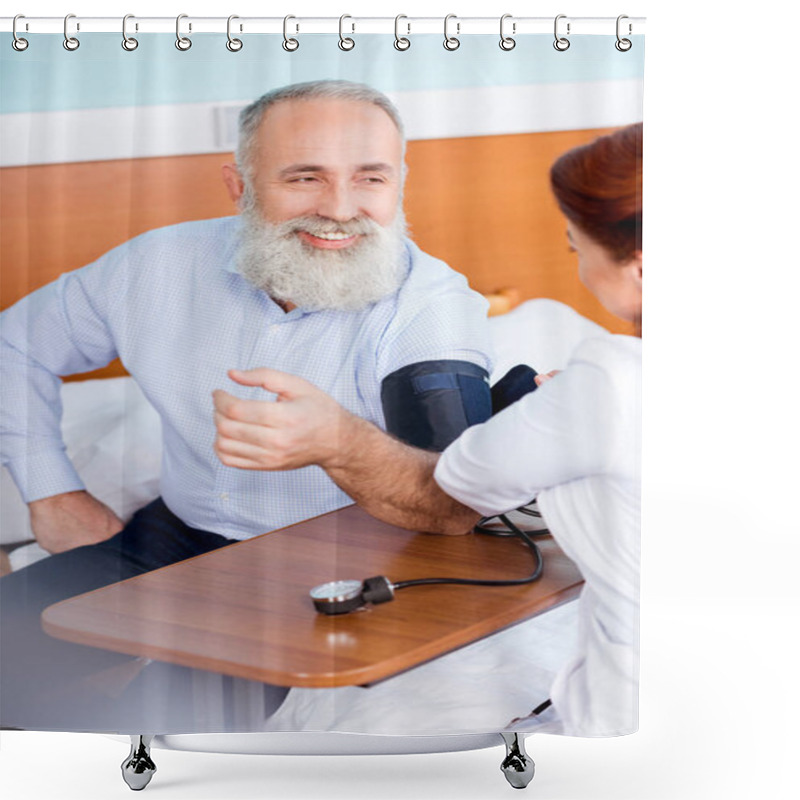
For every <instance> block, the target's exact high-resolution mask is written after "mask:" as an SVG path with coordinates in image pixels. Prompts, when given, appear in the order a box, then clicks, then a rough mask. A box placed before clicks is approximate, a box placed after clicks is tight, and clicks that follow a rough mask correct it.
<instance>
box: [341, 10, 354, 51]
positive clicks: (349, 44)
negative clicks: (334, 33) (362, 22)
mask: <svg viewBox="0 0 800 800" xmlns="http://www.w3.org/2000/svg"><path fill="white" fill-rule="evenodd" d="M346 19H353V18H352V17H351V16H350V15H349V14H342V16H341V17H339V49H340V50H352V49H353V48H354V47H355V46H356V43H355V42H354V41H353V40H352V39H351V38H350V37H349V36H348V37H345V35H344V33H343V32H342V27H343V26H344V21H345V20H346ZM350 25H351V27H352V31H351V33H355V32H356V24H355V22H351V23H350Z"/></svg>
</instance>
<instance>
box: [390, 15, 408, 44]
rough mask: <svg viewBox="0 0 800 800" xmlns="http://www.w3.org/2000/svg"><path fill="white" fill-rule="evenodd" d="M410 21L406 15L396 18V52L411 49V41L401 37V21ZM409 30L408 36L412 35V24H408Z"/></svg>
mask: <svg viewBox="0 0 800 800" xmlns="http://www.w3.org/2000/svg"><path fill="white" fill-rule="evenodd" d="M401 19H408V17H407V16H406V15H405V14H398V15H397V16H396V17H395V18H394V49H395V50H408V48H409V47H411V39H406V38H405V36H400V20H401ZM406 27H407V28H408V32H407V34H406V35H407V36H409V35H411V23H410V22H407V23H406Z"/></svg>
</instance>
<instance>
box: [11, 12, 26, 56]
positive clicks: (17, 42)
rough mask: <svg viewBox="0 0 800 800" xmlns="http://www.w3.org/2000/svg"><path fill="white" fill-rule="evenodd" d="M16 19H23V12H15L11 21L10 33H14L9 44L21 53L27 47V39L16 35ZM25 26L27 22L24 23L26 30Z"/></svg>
mask: <svg viewBox="0 0 800 800" xmlns="http://www.w3.org/2000/svg"><path fill="white" fill-rule="evenodd" d="M18 19H25V15H24V14H17V16H16V17H14V21H13V22H12V23H11V33H12V34H13V35H14V39H13V40H12V42H11V46H12V47H13V48H14V49H15V50H16V51H17V52H18V53H21V52H22V51H23V50H27V49H28V40H27V39H23V38H22V37H21V36H18V35H17V20H18ZM27 27H28V26H27V23H26V25H25V28H26V30H27Z"/></svg>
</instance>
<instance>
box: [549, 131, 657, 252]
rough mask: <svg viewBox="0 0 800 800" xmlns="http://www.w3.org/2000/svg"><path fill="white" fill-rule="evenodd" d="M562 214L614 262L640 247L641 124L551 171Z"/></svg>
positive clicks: (569, 155)
mask: <svg viewBox="0 0 800 800" xmlns="http://www.w3.org/2000/svg"><path fill="white" fill-rule="evenodd" d="M550 185H551V186H552V188H553V193H554V194H555V197H556V201H557V202H558V205H559V207H560V208H561V211H562V212H563V213H564V216H566V218H567V219H568V220H570V221H571V222H572V223H573V224H574V225H576V226H577V227H578V228H580V229H581V230H582V231H583V232H584V233H586V234H587V235H588V236H589V237H591V238H592V239H593V240H594V241H596V242H597V243H598V244H600V245H601V246H603V247H604V248H605V249H606V250H608V252H609V254H610V255H611V256H612V257H613V258H614V259H615V260H616V261H620V262H624V261H627V260H629V259H630V258H632V257H633V255H634V253H635V252H636V251H637V250H641V249H642V123H641V122H640V123H638V124H636V125H629V126H628V127H626V128H621V129H620V130H618V131H616V132H615V133H612V134H610V135H608V136H601V137H600V138H599V139H595V140H594V141H593V142H591V143H590V144H587V145H584V146H583V147H576V148H575V149H574V150H569V151H568V152H566V153H564V155H562V156H561V157H560V158H559V159H558V160H557V161H556V162H555V164H553V166H552V168H551V169H550Z"/></svg>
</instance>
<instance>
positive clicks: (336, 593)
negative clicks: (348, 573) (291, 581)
mask: <svg viewBox="0 0 800 800" xmlns="http://www.w3.org/2000/svg"><path fill="white" fill-rule="evenodd" d="M363 587H364V584H363V583H362V582H361V581H331V582H330V583H322V584H320V585H319V586H315V587H314V588H313V589H312V590H311V592H310V594H311V599H312V600H313V601H314V608H316V609H317V611H319V612H320V613H321V614H347V613H349V612H350V611H355V610H356V609H357V608H361V606H363V605H364V597H363V595H362V589H363Z"/></svg>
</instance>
